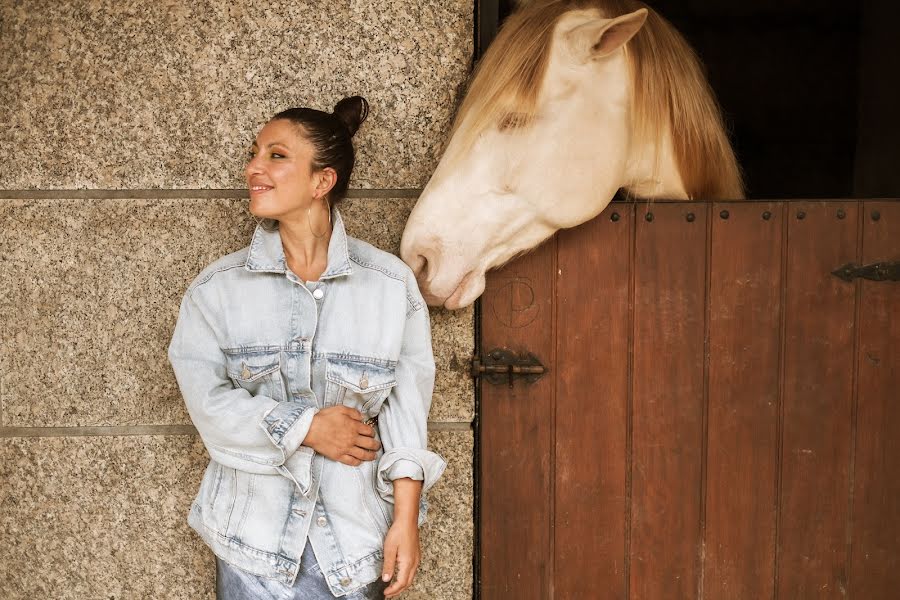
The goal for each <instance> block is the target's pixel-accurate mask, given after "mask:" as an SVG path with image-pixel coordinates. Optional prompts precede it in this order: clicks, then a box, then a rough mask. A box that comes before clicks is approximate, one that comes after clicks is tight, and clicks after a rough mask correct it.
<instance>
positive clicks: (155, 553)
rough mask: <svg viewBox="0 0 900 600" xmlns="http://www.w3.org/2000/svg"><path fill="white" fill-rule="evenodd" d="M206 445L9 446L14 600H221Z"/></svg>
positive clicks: (5, 475) (18, 441) (10, 598)
mask: <svg viewBox="0 0 900 600" xmlns="http://www.w3.org/2000/svg"><path fill="white" fill-rule="evenodd" d="M207 461H208V458H207V457H206V452H205V450H204V448H203V445H202V444H201V443H200V441H199V438H198V437H197V436H171V437H155V436H134V437H131V436H128V437H70V438H65V437H50V438H5V439H0V525H2V531H3V543H2V544H0V582H2V592H0V596H2V597H3V598H4V599H5V600H31V599H33V598H53V599H54V600H86V599H100V598H103V599H114V600H120V599H122V600H124V599H126V598H128V599H130V598H165V599H166V600H181V599H183V600H213V598H214V597H215V593H214V588H213V587H212V586H211V585H210V581H213V580H214V577H215V569H214V563H213V559H212V553H211V552H209V551H208V550H207V549H206V546H204V545H203V543H202V542H201V541H200V539H199V538H198V537H197V536H196V535H194V533H193V531H192V530H191V529H190V527H188V525H187V514H188V509H189V507H190V503H191V500H192V499H193V497H194V495H195V493H196V491H197V488H198V486H199V485H200V478H201V475H202V471H203V468H204V467H205V466H206V463H207Z"/></svg>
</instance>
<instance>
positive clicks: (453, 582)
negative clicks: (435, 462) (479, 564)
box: [402, 431, 475, 600]
mask: <svg viewBox="0 0 900 600" xmlns="http://www.w3.org/2000/svg"><path fill="white" fill-rule="evenodd" d="M428 444H429V446H430V447H431V449H432V450H434V451H435V452H437V453H438V454H440V455H441V456H443V457H444V460H446V461H447V470H446V471H444V475H443V476H442V477H441V479H440V480H439V481H438V482H437V483H436V484H435V486H434V488H432V490H431V492H430V493H429V495H428V501H429V504H430V507H429V513H428V521H427V522H426V523H425V525H424V526H423V527H422V534H421V543H422V563H421V566H420V567H419V573H418V574H417V576H416V579H415V581H414V583H413V585H412V587H411V588H410V590H409V591H408V592H406V594H404V595H403V596H402V597H403V598H405V599H407V600H464V599H465V600H470V599H471V598H472V597H473V594H472V585H473V583H472V577H473V573H472V556H473V555H474V553H475V525H474V516H473V510H472V507H473V506H474V503H475V497H474V494H473V491H472V484H473V481H474V474H473V470H472V457H473V455H474V450H475V447H474V437H473V434H472V431H433V432H430V433H429V434H428Z"/></svg>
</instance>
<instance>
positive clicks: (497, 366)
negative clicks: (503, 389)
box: [472, 348, 546, 387]
mask: <svg viewBox="0 0 900 600" xmlns="http://www.w3.org/2000/svg"><path fill="white" fill-rule="evenodd" d="M545 372H546V369H545V368H544V365H542V364H541V361H540V360H538V358H537V357H536V356H535V355H534V354H531V353H530V352H523V353H521V354H516V353H514V352H512V351H511V350H505V349H502V348H495V349H493V350H491V351H490V352H488V353H487V356H485V357H484V358H483V359H482V358H481V357H480V356H476V357H474V358H473V359H472V377H476V378H477V377H481V376H482V375H483V376H484V378H485V379H486V380H487V381H488V382H489V383H492V384H494V385H500V384H502V383H507V382H508V383H509V387H512V385H513V377H521V378H524V379H525V382H526V383H534V382H535V381H537V380H538V379H540V378H541V377H542V376H543V375H544V373H545Z"/></svg>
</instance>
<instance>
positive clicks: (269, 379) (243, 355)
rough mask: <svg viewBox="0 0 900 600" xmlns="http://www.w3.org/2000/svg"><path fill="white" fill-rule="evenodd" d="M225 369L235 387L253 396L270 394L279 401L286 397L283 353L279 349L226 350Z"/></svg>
mask: <svg viewBox="0 0 900 600" xmlns="http://www.w3.org/2000/svg"><path fill="white" fill-rule="evenodd" d="M225 370H226V372H227V373H228V377H229V378H230V379H231V381H232V383H233V384H234V385H235V387H240V388H243V389H245V390H247V391H248V392H250V394H251V395H252V396H269V397H270V398H272V399H274V400H277V401H278V402H281V401H283V400H284V399H285V391H284V390H285V386H284V379H283V378H282V376H281V353H280V352H279V351H277V350H269V349H259V350H254V349H252V348H250V349H242V350H225Z"/></svg>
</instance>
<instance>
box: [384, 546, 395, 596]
mask: <svg viewBox="0 0 900 600" xmlns="http://www.w3.org/2000/svg"><path fill="white" fill-rule="evenodd" d="M396 566H397V543H396V542H395V541H394V539H393V536H390V535H388V536H387V537H385V538H384V566H383V567H382V568H381V580H382V581H390V580H391V577H393V576H394V568H395V567H396ZM394 585H396V584H391V586H390V587H388V588H387V589H386V590H385V593H387V592H388V590H390V589H391V588H392V587H394Z"/></svg>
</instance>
